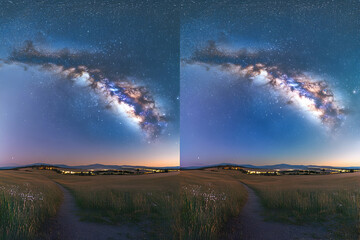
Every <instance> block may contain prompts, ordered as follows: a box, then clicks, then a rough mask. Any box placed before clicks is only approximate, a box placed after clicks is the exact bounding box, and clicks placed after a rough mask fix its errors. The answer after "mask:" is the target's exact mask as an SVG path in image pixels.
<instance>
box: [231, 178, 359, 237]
mask: <svg viewBox="0 0 360 240" xmlns="http://www.w3.org/2000/svg"><path fill="white" fill-rule="evenodd" d="M231 172H232V173H231V174H232V175H233V176H234V177H236V178H238V179H240V180H241V181H243V182H244V183H246V184H247V185H248V186H250V187H252V188H253V189H254V190H256V192H257V193H258V195H259V197H260V198H261V200H262V203H263V205H264V207H265V208H266V209H267V211H266V216H267V218H268V219H271V220H276V221H284V222H290V223H295V224H304V223H305V224H306V223H310V224H313V223H322V224H323V225H325V226H327V228H328V230H329V231H330V232H332V234H333V236H334V237H335V238H338V239H359V237H360V173H347V174H334V175H323V176H319V175H310V176H253V175H245V174H240V173H239V172H234V171H231Z"/></svg>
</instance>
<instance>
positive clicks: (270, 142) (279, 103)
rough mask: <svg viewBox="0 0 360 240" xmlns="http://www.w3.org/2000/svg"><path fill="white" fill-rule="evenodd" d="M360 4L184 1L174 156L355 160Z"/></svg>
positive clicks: (202, 161)
mask: <svg viewBox="0 0 360 240" xmlns="http://www.w3.org/2000/svg"><path fill="white" fill-rule="evenodd" d="M359 8H360V2H359V1H307V0H305V1H304V0H302V1H295V0H291V1H265V0H263V1H253V0H252V1H231V0H228V1H225V0H224V1H202V2H197V3H195V2H190V1H186V2H183V4H182V11H181V20H180V21H181V27H180V55H181V68H180V69H181V70H180V82H181V107H180V110H181V121H180V122H181V147H180V148H181V151H180V152H181V165H182V166H199V165H208V164H216V163H237V164H254V165H265V164H277V163H288V164H316V165H332V166H358V165H359V162H360V126H359V123H360V104H359V103H360V58H359V56H360V15H359V14H358V9H359Z"/></svg>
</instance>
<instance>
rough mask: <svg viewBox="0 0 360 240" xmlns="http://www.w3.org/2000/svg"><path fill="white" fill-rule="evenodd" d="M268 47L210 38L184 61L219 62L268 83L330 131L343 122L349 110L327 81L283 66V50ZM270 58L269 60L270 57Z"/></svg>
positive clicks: (213, 63) (288, 101)
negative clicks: (233, 47) (220, 43)
mask: <svg viewBox="0 0 360 240" xmlns="http://www.w3.org/2000/svg"><path fill="white" fill-rule="evenodd" d="M266 54H267V52H266V51H248V50H246V49H241V50H239V51H235V52H234V51H228V50H225V49H221V48H219V47H217V46H216V44H215V43H214V42H210V43H209V45H208V46H207V47H205V48H204V49H200V50H197V51H195V52H194V54H193V55H192V56H191V57H190V58H189V59H185V60H184V62H185V63H187V64H201V65H203V64H205V65H211V66H220V67H221V69H222V70H224V71H226V72H229V73H233V74H235V75H236V76H240V78H241V79H248V80H249V81H251V82H253V83H255V84H260V85H262V84H266V85H269V86H271V89H272V90H273V91H274V92H276V93H277V94H279V95H281V96H283V97H284V98H285V99H287V103H289V104H293V105H296V106H298V107H299V108H300V109H302V110H304V111H306V112H308V113H310V114H311V115H312V116H313V117H315V119H318V120H319V122H320V123H321V124H322V125H324V126H326V127H327V128H328V129H329V130H331V131H336V130H337V129H338V128H339V127H340V126H341V125H342V123H343V121H344V119H345V116H346V110H345V109H344V107H342V106H341V105H340V104H339V103H338V101H337V100H336V99H335V96H334V93H333V91H332V90H331V89H330V87H329V85H328V84H327V83H326V82H325V81H319V80H317V79H315V78H314V77H312V76H310V75H309V74H306V73H304V72H302V71H299V70H294V69H293V68H286V67H283V66H284V65H285V64H284V63H283V62H280V63H279V64H278V65H275V64H274V60H279V59H281V57H280V56H281V54H273V53H272V52H269V55H270V56H277V57H275V58H273V57H267V56H266ZM267 60H268V61H267ZM260 61H261V62H260Z"/></svg>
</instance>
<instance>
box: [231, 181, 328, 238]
mask: <svg viewBox="0 0 360 240" xmlns="http://www.w3.org/2000/svg"><path fill="white" fill-rule="evenodd" d="M243 185H244V187H245V188H246V190H247V192H248V200H247V202H246V204H245V206H244V208H243V209H242V212H241V213H240V216H239V217H238V218H236V219H234V220H232V221H231V222H230V223H229V225H228V230H227V232H228V233H229V234H228V236H227V237H226V238H225V239H234V240H235V239H246V240H252V239H259V240H268V239H269V240H270V239H271V240H273V239H277V240H289V239H299V240H300V239H301V240H302V239H304V240H305V239H306V240H308V239H329V236H327V234H326V231H325V229H323V228H321V227H313V226H299V225H292V224H284V223H277V222H267V221H265V220H264V218H263V216H262V212H263V207H262V205H261V202H260V199H259V197H258V196H257V195H256V193H255V192H254V190H252V189H251V188H249V187H248V186H247V185H245V184H243Z"/></svg>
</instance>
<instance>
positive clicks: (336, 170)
mask: <svg viewBox="0 0 360 240" xmlns="http://www.w3.org/2000/svg"><path fill="white" fill-rule="evenodd" d="M222 169H224V170H238V171H241V172H242V173H245V174H252V175H265V176H276V175H321V174H322V175H325V174H339V173H353V172H359V171H360V170H358V169H341V168H319V167H313V168H308V169H306V170H304V169H261V168H246V167H237V166H222Z"/></svg>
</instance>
